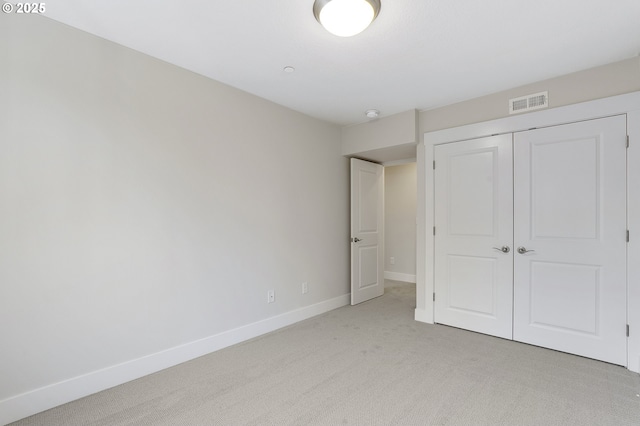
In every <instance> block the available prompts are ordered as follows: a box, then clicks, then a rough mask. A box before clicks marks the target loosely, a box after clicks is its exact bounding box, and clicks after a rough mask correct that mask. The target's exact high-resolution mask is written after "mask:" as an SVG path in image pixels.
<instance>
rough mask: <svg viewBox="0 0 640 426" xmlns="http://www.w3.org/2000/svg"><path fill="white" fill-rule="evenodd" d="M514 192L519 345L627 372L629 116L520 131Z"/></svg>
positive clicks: (515, 325) (515, 294)
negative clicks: (580, 357) (571, 355)
mask: <svg viewBox="0 0 640 426" xmlns="http://www.w3.org/2000/svg"><path fill="white" fill-rule="evenodd" d="M514 188H515V192H514V246H515V249H516V253H515V254H514V339H515V340H518V341H522V342H526V343H531V344H535V345H539V346H544V347H548V348H552V349H557V350H561V351H565V352H570V353H574V354H577V355H583V356H587V357H590V358H595V359H599V360H603V361H607V362H612V363H616V364H621V365H626V121H625V118H624V116H617V117H610V118H605V119H599V120H591V121H585V122H579V123H573V124H568V125H563V126H557V127H550V128H545V129H537V130H531V131H527V132H520V133H516V134H515V135H514ZM518 248H520V250H518Z"/></svg>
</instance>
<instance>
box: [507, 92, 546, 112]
mask: <svg viewBox="0 0 640 426" xmlns="http://www.w3.org/2000/svg"><path fill="white" fill-rule="evenodd" d="M548 106H549V92H540V93H535V94H533V95H527V96H521V97H519V98H514V99H510V100H509V114H518V113H520V112H527V111H533V110H534V109H540V108H547V107H548Z"/></svg>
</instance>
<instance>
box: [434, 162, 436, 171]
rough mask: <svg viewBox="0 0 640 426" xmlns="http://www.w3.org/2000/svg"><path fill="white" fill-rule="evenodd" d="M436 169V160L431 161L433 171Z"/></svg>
mask: <svg viewBox="0 0 640 426" xmlns="http://www.w3.org/2000/svg"><path fill="white" fill-rule="evenodd" d="M435 169H436V160H433V170H435Z"/></svg>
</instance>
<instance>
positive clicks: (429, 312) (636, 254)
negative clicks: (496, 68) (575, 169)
mask: <svg viewBox="0 0 640 426" xmlns="http://www.w3.org/2000/svg"><path fill="white" fill-rule="evenodd" d="M621 114H626V116H627V134H628V135H629V139H630V147H629V149H628V150H627V181H628V182H629V183H631V182H640V91H638V92H633V93H628V94H624V95H619V96H613V97H609V98H604V99H598V100H594V101H589V102H582V103H578V104H574V105H568V106H563V107H558V108H552V109H546V110H541V111H536V112H531V113H528V114H522V115H514V116H510V117H506V118H501V119H497V120H491V121H486V122H482V123H476V124H469V125H466V126H460V127H454V128H451V129H444V130H438V131H433V132H426V133H424V140H423V141H422V143H419V144H418V146H417V161H418V165H417V167H418V198H417V222H418V226H417V236H416V242H417V247H416V249H417V250H416V257H417V259H416V260H417V262H416V281H417V283H416V310H415V319H416V320H417V321H421V322H425V323H429V324H433V322H434V304H433V292H434V276H433V270H434V255H435V252H434V237H433V226H434V205H435V202H434V199H433V183H434V174H433V168H432V164H433V160H434V158H433V157H434V153H433V151H434V150H433V147H434V145H439V144H442V143H448V142H458V141H463V140H468V139H475V138H478V137H486V136H493V135H498V134H504V133H513V132H518V131H525V130H530V129H533V128H540V127H549V126H557V125H561V124H568V123H573V122H578V121H584V120H591V119H595V118H602V117H608V116H612V115H621ZM627 229H629V231H630V235H631V238H630V241H629V243H628V244H627V311H628V316H627V324H629V328H630V335H629V337H628V341H627V348H628V354H627V362H628V366H627V368H628V369H629V370H631V371H634V372H640V310H639V309H629V308H630V307H632V306H636V307H637V306H640V185H627Z"/></svg>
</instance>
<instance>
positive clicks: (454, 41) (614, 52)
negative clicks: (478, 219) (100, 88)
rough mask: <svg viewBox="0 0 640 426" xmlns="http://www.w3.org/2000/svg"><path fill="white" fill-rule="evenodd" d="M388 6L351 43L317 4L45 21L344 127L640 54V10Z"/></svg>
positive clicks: (629, 0) (161, 6) (91, 14)
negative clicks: (370, 114)
mask: <svg viewBox="0 0 640 426" xmlns="http://www.w3.org/2000/svg"><path fill="white" fill-rule="evenodd" d="M381 1H382V8H381V11H380V15H379V16H378V18H377V19H376V21H374V23H373V24H372V25H371V26H370V27H369V28H368V29H367V30H365V31H364V32H362V33H360V34H359V35H356V36H354V37H351V38H340V37H336V36H334V35H331V34H329V33H328V32H327V31H325V30H324V29H323V28H322V27H321V26H320V25H319V24H318V22H317V21H316V20H315V18H314V16H313V13H312V6H313V0H273V1H266V0H227V1H223V0H180V1H157V0H136V1H131V0H91V1H87V0H65V1H56V2H49V3H47V11H46V14H45V15H46V16H47V17H49V18H51V19H54V20H56V21H60V22H63V23H65V24H68V25H70V26H73V27H76V28H79V29H82V30H84V31H87V32H89V33H93V34H95V35H98V36H100V37H103V38H105V39H108V40H111V41H114V42H116V43H119V44H121V45H124V46H127V47H130V48H132V49H135V50H138V51H140V52H144V53H146V54H148V55H151V56H154V57H156V58H159V59H162V60H164V61H167V62H170V63H172V64H175V65H178V66H180V67H183V68H186V69H189V70H192V71H194V72H196V73H199V74H202V75H205V76H207V77H210V78H212V79H215V80H218V81H220V82H223V83H226V84H228V85H231V86H233V87H236V88H238V89H242V90H244V91H247V92H250V93H253V94H255V95H257V96H260V97H263V98H266V99H269V100H271V101H273V102H276V103H278V104H281V105H284V106H286V107H289V108H291V109H294V110H297V111H300V112H302V113H305V114H308V115H310V116H313V117H317V118H319V119H322V120H325V121H328V122H332V123H336V124H339V125H347V124H354V123H359V122H363V121H366V120H367V118H366V117H365V115H364V112H365V111H366V110H367V109H370V108H375V109H378V110H380V112H381V117H384V116H387V115H391V114H395V113H398V112H402V111H406V110H409V109H418V110H427V109H432V108H435V107H438V106H443V105H448V104H452V103H455V102H459V101H462V100H466V99H471V98H475V97H478V96H482V95H485V94H489V93H494V92H498V91H501V90H505V89H509V88H513V87H517V86H520V85H523V84H528V83H532V82H535V81H540V80H544V79H547V78H552V77H555V76H559V75H563V74H567V73H571V72H574V71H579V70H583V69H587V68H591V67H594V66H598V65H603V64H607V63H611V62H615V61H618V60H622V59H626V58H630V57H633V56H636V55H638V54H639V52H640V1H639V0H535V1H532V0H484V1H478V0H440V1H436V0H381ZM286 66H292V67H294V68H295V71H294V72H292V73H286V72H284V70H283V69H284V67H286Z"/></svg>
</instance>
